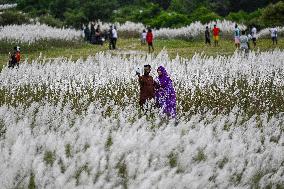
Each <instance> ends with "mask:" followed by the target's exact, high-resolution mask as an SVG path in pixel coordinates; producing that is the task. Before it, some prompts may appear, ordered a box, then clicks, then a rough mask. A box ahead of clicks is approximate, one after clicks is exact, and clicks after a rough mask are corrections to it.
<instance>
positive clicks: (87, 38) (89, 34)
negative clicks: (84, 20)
mask: <svg viewBox="0 0 284 189" xmlns="http://www.w3.org/2000/svg"><path fill="white" fill-rule="evenodd" d="M84 35H85V40H86V41H90V39H91V38H90V36H91V31H90V29H89V26H88V24H86V25H85V28H84Z"/></svg>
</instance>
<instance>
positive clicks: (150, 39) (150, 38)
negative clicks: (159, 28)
mask: <svg viewBox="0 0 284 189" xmlns="http://www.w3.org/2000/svg"><path fill="white" fill-rule="evenodd" d="M153 39H154V36H153V33H152V30H151V28H149V29H148V32H147V34H146V41H147V43H148V49H149V53H151V49H152V52H154V46H153Z"/></svg>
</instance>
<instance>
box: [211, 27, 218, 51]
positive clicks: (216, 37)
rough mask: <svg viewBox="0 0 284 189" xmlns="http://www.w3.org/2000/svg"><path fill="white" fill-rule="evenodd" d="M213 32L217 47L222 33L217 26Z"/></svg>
mask: <svg viewBox="0 0 284 189" xmlns="http://www.w3.org/2000/svg"><path fill="white" fill-rule="evenodd" d="M212 32H213V40H214V46H215V47H216V46H218V45H219V33H220V29H219V28H218V27H217V26H216V24H215V25H214V28H213V30H212Z"/></svg>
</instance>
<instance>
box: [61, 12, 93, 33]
mask: <svg viewBox="0 0 284 189" xmlns="http://www.w3.org/2000/svg"><path fill="white" fill-rule="evenodd" d="M64 17H65V23H66V25H67V26H73V27H75V28H77V29H79V28H81V26H82V23H87V22H88V19H87V18H86V16H85V14H84V13H83V12H81V11H68V12H65V13H64Z"/></svg>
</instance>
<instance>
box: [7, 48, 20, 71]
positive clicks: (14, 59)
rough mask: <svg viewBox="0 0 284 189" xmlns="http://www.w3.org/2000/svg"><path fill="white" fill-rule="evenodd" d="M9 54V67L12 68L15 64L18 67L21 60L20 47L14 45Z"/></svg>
mask: <svg viewBox="0 0 284 189" xmlns="http://www.w3.org/2000/svg"><path fill="white" fill-rule="evenodd" d="M9 54H10V60H9V65H8V67H9V68H14V67H15V66H17V67H19V64H20V60H21V53H20V47H18V46H17V47H14V51H13V53H12V54H11V53H9Z"/></svg>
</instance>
